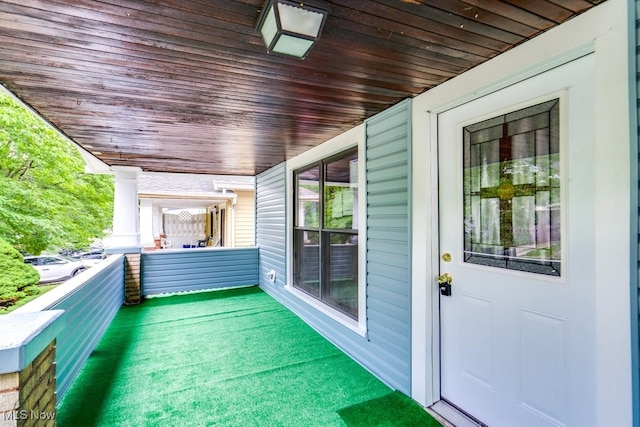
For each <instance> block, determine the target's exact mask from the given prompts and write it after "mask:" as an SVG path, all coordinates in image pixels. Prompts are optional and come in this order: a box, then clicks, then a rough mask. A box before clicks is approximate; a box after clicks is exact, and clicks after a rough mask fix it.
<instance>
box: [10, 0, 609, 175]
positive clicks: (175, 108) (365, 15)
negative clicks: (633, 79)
mask: <svg viewBox="0 0 640 427" xmlns="http://www.w3.org/2000/svg"><path fill="white" fill-rule="evenodd" d="M600 2H601V1H600V0H536V1H530V0H465V1H459V0H422V1H420V0H375V1H354V0H336V1H328V2H326V3H328V4H329V5H330V7H331V12H330V14H329V17H328V20H327V23H326V25H325V28H324V31H323V34H322V36H321V38H320V41H319V42H318V44H317V45H316V46H315V48H314V49H313V50H312V51H311V53H310V54H309V56H308V57H307V59H305V60H297V59H290V58H286V57H282V56H275V55H268V54H267V53H266V52H265V48H264V45H263V43H262V39H261V38H260V36H259V35H258V34H257V33H256V30H255V25H256V22H257V20H258V16H259V13H260V10H261V8H262V6H263V0H148V1H143V0H100V1H96V0H8V1H0V81H1V82H2V84H3V85H4V86H5V87H6V88H7V89H9V90H10V91H11V92H13V93H14V94H15V95H17V96H18V97H19V98H21V99H22V100H23V101H24V102H26V103H27V104H28V105H30V106H31V107H32V108H33V109H35V110H36V111H37V112H38V113H39V114H40V115H41V116H42V117H44V118H45V119H46V120H48V121H49V122H50V123H52V124H53V125H54V126H56V127H57V128H58V129H60V130H61V131H62V132H63V133H65V134H66V135H67V136H68V137H69V138H71V139H72V140H74V141H75V142H76V143H78V144H80V145H81V146H83V147H84V148H85V149H87V150H88V151H90V152H92V153H93V154H94V155H96V156H97V157H98V158H100V159H102V160H103V161H104V162H106V163H107V164H109V165H112V166H115V165H125V166H138V167H140V168H142V169H143V170H147V171H162V172H188V173H211V174H224V175H228V174H231V175H255V174H257V173H260V172H262V171H264V170H266V169H268V168H270V167H271V166H274V165H276V164H278V163H280V162H282V161H283V160H285V159H288V158H291V157H293V156H295V155H297V154H299V153H301V152H303V151H305V150H307V149H309V148H310V147H313V146H315V145H318V144H320V143H322V142H324V141H325V140H327V139H329V138H331V137H333V136H336V135H338V134H340V133H342V132H344V131H345V130H347V129H350V128H351V127H353V126H354V125H357V124H359V123H361V122H362V121H363V120H364V119H366V118H367V117H370V116H372V115H374V114H376V113H378V112H380V111H382V110H384V109H386V108H387V107H389V106H391V105H393V104H395V103H397V102H399V101H401V100H402V99H404V98H407V97H413V96H415V95H418V94H420V93H422V92H424V91H425V90H428V89H430V88H432V87H434V86H435V85H438V84H440V83H442V82H444V81H446V80H448V79H450V78H452V77H454V76H456V75H458V74H460V73H462V72H464V71H465V70H468V69H470V68H472V67H474V66H476V65H478V64H480V63H482V62H484V61H486V60H488V59H489V58H492V57H494V56H496V55H498V54H500V53H501V52H504V51H506V50H508V49H511V48H512V47H514V46H516V45H518V44H520V43H522V42H524V41H526V40H527V39H530V38H532V37H534V36H536V35H538V34H540V33H541V32H543V31H546V30H548V29H550V28H552V27H554V26H556V25H558V24H560V23H562V22H564V21H566V20H568V19H570V18H572V17H573V16H575V15H577V14H579V13H582V12H584V11H585V10H587V9H589V8H591V7H593V6H595V5H596V4H598V3H600Z"/></svg>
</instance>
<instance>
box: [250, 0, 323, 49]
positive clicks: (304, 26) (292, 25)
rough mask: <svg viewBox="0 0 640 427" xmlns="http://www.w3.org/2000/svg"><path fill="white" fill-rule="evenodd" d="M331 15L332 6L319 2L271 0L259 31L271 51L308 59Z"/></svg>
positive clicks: (260, 22) (263, 9)
mask: <svg viewBox="0 0 640 427" xmlns="http://www.w3.org/2000/svg"><path fill="white" fill-rule="evenodd" d="M328 14H329V11H328V7H326V6H324V5H322V6H319V5H318V4H317V3H315V2H314V3H313V5H312V4H309V3H307V2H304V3H301V2H295V1H289V0H267V3H266V4H265V6H264V7H263V8H262V12H260V17H259V19H258V25H257V26H256V30H257V31H258V32H259V33H260V34H261V35H262V39H263V40H264V44H265V45H266V46H267V52H268V53H277V54H280V55H287V56H293V57H296V58H300V59H304V58H306V56H307V54H308V53H309V51H310V50H311V48H312V47H313V45H315V44H316V42H317V41H318V39H319V38H320V34H321V33H322V28H323V27H324V22H325V20H326V19H327V15H328Z"/></svg>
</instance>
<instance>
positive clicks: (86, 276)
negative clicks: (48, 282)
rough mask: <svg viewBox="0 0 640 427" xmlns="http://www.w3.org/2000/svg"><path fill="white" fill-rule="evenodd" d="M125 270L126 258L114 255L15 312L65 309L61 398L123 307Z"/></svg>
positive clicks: (59, 346) (59, 349) (59, 356)
mask: <svg viewBox="0 0 640 427" xmlns="http://www.w3.org/2000/svg"><path fill="white" fill-rule="evenodd" d="M124 268H125V265H124V256H123V255H111V256H109V257H108V258H107V259H105V260H104V261H102V262H101V263H99V264H98V265H96V266H94V267H91V268H90V269H89V270H87V271H85V272H83V273H82V274H80V275H78V276H76V277H74V278H72V279H70V280H68V281H66V282H65V283H63V284H61V285H59V286H57V287H56V288H55V289H52V290H51V291H49V292H47V293H46V294H44V295H42V296H41V297H39V298H37V299H35V300H33V301H31V302H29V303H27V304H25V305H24V306H22V307H20V308H19V309H17V310H15V311H14V313H33V312H37V311H46V310H64V314H62V316H63V320H64V323H65V325H66V326H65V327H64V329H63V330H62V331H61V332H60V333H59V334H58V337H57V342H56V365H57V366H56V371H57V386H56V390H57V394H58V399H61V398H62V396H63V395H64V393H65V392H66V391H67V389H68V388H69V385H71V382H72V381H73V379H74V378H75V377H76V375H77V374H78V372H79V371H80V369H81V368H82V366H83V365H84V363H85V362H86V360H87V358H88V357H89V355H90V354H91V352H92V351H93V349H94V348H95V346H96V345H97V344H98V341H100V338H101V337H102V335H103V333H104V331H105V330H106V329H107V327H108V326H109V324H110V323H111V320H113V317H114V316H115V315H116V313H117V312H118V309H120V307H121V306H122V304H123V302H124ZM10 315H11V313H10V314H8V315H7V316H10Z"/></svg>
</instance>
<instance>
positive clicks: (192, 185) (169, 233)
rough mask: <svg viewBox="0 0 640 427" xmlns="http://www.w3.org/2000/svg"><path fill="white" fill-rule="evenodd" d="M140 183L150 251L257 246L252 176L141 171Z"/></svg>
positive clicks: (143, 234) (144, 237) (142, 218)
mask: <svg viewBox="0 0 640 427" xmlns="http://www.w3.org/2000/svg"><path fill="white" fill-rule="evenodd" d="M137 182H138V198H139V205H140V234H141V240H142V246H143V247H145V248H147V250H151V249H157V248H160V247H162V246H166V247H170V248H183V247H193V246H198V245H200V246H203V245H206V246H219V247H242V246H253V245H254V244H255V242H254V231H255V228H254V223H255V198H254V179H253V178H252V177H228V176H213V175H194V174H164V173H150V172H141V173H139V174H138V178H137ZM162 236H164V239H165V240H162ZM165 241H166V242H167V244H166V245H165V244H164V242H165Z"/></svg>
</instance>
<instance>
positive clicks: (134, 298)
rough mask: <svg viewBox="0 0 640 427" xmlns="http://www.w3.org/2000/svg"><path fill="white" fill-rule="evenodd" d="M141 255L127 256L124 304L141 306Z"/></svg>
mask: <svg viewBox="0 0 640 427" xmlns="http://www.w3.org/2000/svg"><path fill="white" fill-rule="evenodd" d="M140 259H141V254H140V253H135V254H125V267H124V269H125V272H124V303H125V305H135V304H140V302H141V301H142V284H141V280H140Z"/></svg>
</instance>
